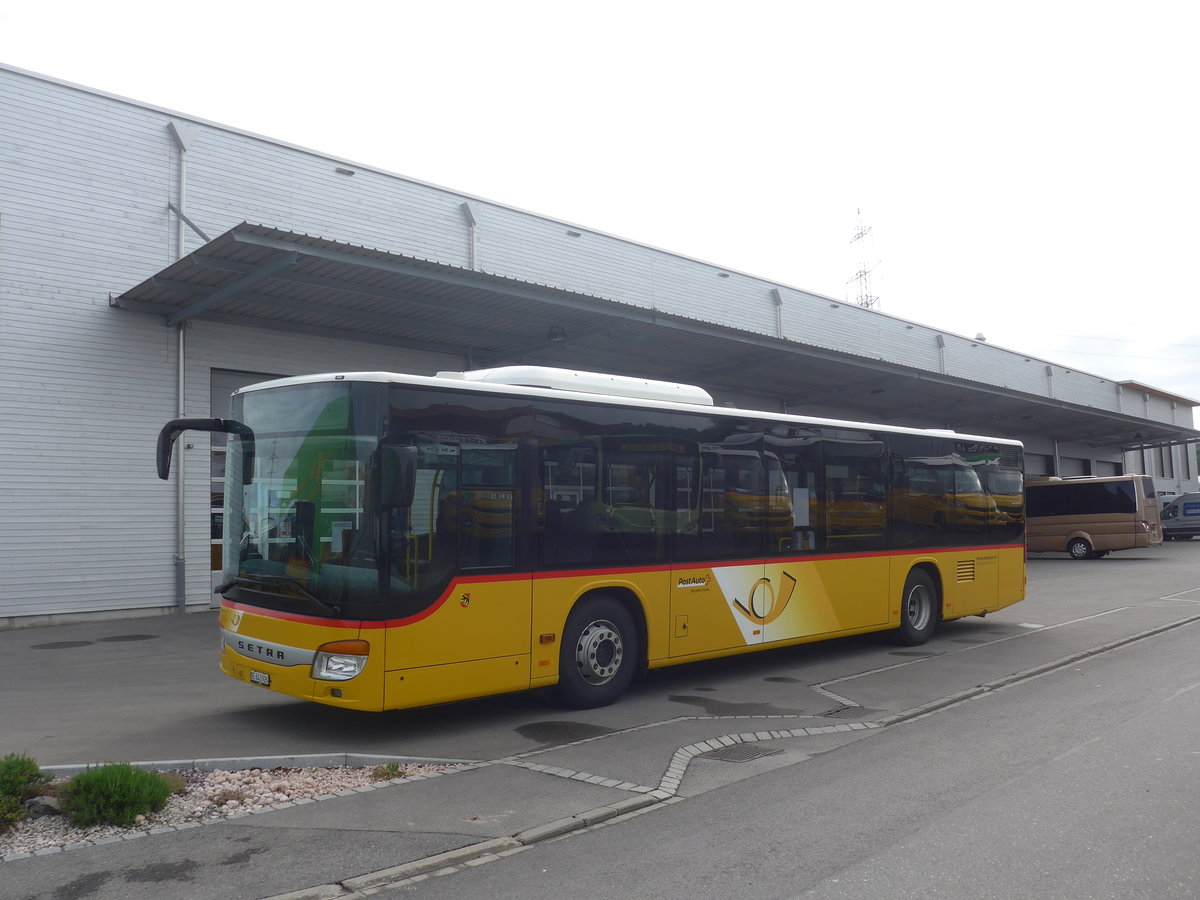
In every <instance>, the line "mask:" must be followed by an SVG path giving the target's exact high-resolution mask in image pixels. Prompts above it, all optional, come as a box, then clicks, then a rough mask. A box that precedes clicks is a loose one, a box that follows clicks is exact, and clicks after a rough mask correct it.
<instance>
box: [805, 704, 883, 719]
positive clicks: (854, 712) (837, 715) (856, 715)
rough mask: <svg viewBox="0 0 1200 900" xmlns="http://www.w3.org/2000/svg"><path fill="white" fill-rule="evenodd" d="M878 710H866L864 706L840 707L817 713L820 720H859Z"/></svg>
mask: <svg viewBox="0 0 1200 900" xmlns="http://www.w3.org/2000/svg"><path fill="white" fill-rule="evenodd" d="M875 712H878V710H874V709H867V708H866V707H865V706H842V707H839V708H838V709H831V710H829V712H823V713H817V715H819V716H820V717H821V718H822V719H861V718H863V717H864V716H869V715H872V714H873V713H875Z"/></svg>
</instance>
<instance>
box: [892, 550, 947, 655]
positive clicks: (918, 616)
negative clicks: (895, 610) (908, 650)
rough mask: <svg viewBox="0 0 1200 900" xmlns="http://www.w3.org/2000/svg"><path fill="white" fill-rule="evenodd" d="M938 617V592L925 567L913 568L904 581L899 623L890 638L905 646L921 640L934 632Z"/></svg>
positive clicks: (918, 642) (914, 644)
mask: <svg viewBox="0 0 1200 900" xmlns="http://www.w3.org/2000/svg"><path fill="white" fill-rule="evenodd" d="M937 621H938V592H937V588H936V587H934V584H933V579H932V578H930V577H929V573H928V572H926V571H925V570H924V569H913V570H912V571H911V572H909V573H908V578H907V580H905V582H904V594H903V596H902V597H901V598H900V627H899V628H897V629H896V630H895V631H894V632H893V633H892V637H893V640H894V641H895V642H896V643H897V644H902V645H904V646H905V647H915V646H917V645H918V644H923V643H925V642H926V641H927V640H929V638H930V637H931V636H932V635H933V630H934V628H936V627H937Z"/></svg>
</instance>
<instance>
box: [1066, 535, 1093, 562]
mask: <svg viewBox="0 0 1200 900" xmlns="http://www.w3.org/2000/svg"><path fill="white" fill-rule="evenodd" d="M1067 553H1069V554H1070V555H1071V559H1091V558H1092V545H1091V544H1089V543H1088V542H1087V541H1086V540H1084V539H1083V538H1080V537H1077V538H1071V540H1069V541H1067Z"/></svg>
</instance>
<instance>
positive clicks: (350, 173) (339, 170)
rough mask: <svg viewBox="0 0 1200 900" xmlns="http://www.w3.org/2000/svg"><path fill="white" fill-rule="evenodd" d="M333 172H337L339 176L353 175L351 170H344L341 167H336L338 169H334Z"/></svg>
mask: <svg viewBox="0 0 1200 900" xmlns="http://www.w3.org/2000/svg"><path fill="white" fill-rule="evenodd" d="M333 171H335V172H337V173H338V174H339V175H353V174H354V170H353V169H347V168H345V167H343V166H338V167H337V168H336V169H334V170H333Z"/></svg>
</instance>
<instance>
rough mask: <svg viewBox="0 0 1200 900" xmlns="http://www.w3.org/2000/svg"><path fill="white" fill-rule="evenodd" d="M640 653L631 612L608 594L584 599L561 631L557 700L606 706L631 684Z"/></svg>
mask: <svg viewBox="0 0 1200 900" xmlns="http://www.w3.org/2000/svg"><path fill="white" fill-rule="evenodd" d="M638 652H639V651H638V634H637V629H636V627H635V626H634V622H633V616H631V615H630V614H629V610H627V609H626V608H625V607H624V606H623V605H621V603H620V602H618V601H617V600H616V599H614V598H613V597H610V596H607V595H605V594H596V595H593V596H590V597H585V598H583V599H582V600H580V601H579V602H578V603H577V604H575V608H574V609H572V610H571V614H570V615H569V616H567V624H566V626H565V627H564V628H563V635H562V646H561V648H560V650H559V656H558V684H557V685H555V687H554V697H555V699H556V700H558V702H559V703H562V704H564V705H565V706H570V707H573V708H575V709H593V708H595V707H597V706H608V705H609V704H610V703H613V702H614V701H616V700H617V699H618V698H619V697H620V696H621V695H622V694H624V693H625V690H626V689H627V688H628V687H629V685H630V683H631V682H632V681H633V674H634V671H635V670H636V669H637V663H638Z"/></svg>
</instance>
